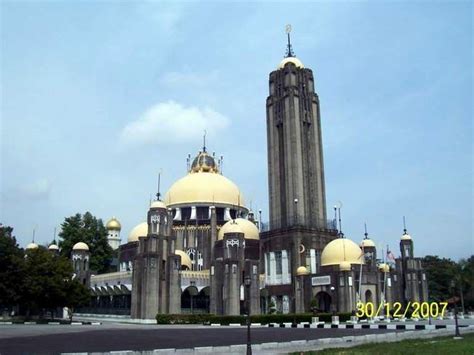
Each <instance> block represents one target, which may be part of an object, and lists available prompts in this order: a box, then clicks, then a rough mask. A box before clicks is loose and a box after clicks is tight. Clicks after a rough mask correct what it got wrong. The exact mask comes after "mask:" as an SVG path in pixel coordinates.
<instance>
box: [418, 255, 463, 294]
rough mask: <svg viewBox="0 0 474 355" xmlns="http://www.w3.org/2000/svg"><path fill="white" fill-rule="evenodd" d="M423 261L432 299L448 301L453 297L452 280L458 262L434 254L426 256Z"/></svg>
mask: <svg viewBox="0 0 474 355" xmlns="http://www.w3.org/2000/svg"><path fill="white" fill-rule="evenodd" d="M422 263H423V267H424V268H425V270H426V277H427V279H428V293H429V298H430V301H437V302H440V301H446V300H447V299H448V298H450V297H452V296H453V294H452V293H453V291H452V289H451V280H452V279H453V276H454V274H455V270H456V263H455V262H454V261H452V260H451V259H446V258H440V257H438V256H432V255H427V256H425V257H424V258H423V262H422Z"/></svg>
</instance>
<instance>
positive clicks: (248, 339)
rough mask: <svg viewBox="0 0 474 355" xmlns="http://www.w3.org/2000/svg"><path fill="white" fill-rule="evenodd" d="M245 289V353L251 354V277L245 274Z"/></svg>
mask: <svg viewBox="0 0 474 355" xmlns="http://www.w3.org/2000/svg"><path fill="white" fill-rule="evenodd" d="M244 283H245V289H246V290H247V297H246V300H247V302H246V303H247V355H252V345H251V340H250V284H251V283H252V279H251V278H250V276H245V278H244Z"/></svg>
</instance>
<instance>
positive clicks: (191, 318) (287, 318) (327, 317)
mask: <svg viewBox="0 0 474 355" xmlns="http://www.w3.org/2000/svg"><path fill="white" fill-rule="evenodd" d="M314 316H315V315H314V314H313V313H300V314H256V315H253V316H250V320H251V322H252V323H261V324H269V323H294V322H296V323H301V322H311V317H314ZM338 316H339V320H340V321H341V322H345V321H348V320H350V318H351V313H339V314H338ZM316 317H319V321H320V322H330V321H331V317H332V314H331V313H320V314H316ZM246 320H247V318H246V317H245V316H218V315H215V314H157V315H156V322H157V324H211V323H217V324H226V325H228V324H230V323H236V324H237V323H239V324H242V325H244V324H245V322H246Z"/></svg>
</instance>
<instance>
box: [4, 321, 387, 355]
mask: <svg viewBox="0 0 474 355" xmlns="http://www.w3.org/2000/svg"><path fill="white" fill-rule="evenodd" d="M383 332H390V331H389V330H388V331H387V330H375V329H363V330H362V329H295V328H288V329H285V328H253V329H252V342H254V343H266V342H284V341H291V340H301V339H308V340H309V339H319V338H330V337H340V336H346V335H362V334H373V333H383ZM245 342H246V329H245V328H243V327H242V328H240V327H239V328H229V327H219V328H217V327H215V328H214V327H212V328H211V327H203V326H198V327H196V326H192V327H181V326H174V327H169V326H164V327H162V326H156V325H148V326H144V325H130V324H126V325H123V324H122V325H121V324H114V325H112V324H107V325H101V326H68V325H66V326H61V325H10V326H8V325H3V326H0V354H1V355H8V354H57V353H62V352H95V351H97V352H100V351H114V350H153V349H164V348H193V347H197V346H212V345H214V346H220V345H223V346H225V345H233V344H244V343H245Z"/></svg>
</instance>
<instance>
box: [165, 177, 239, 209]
mask: <svg viewBox="0 0 474 355" xmlns="http://www.w3.org/2000/svg"><path fill="white" fill-rule="evenodd" d="M164 202H165V204H166V205H167V206H168V207H172V206H178V205H190V204H196V203H203V204H225V205H231V206H244V205H245V203H244V199H243V196H242V193H241V192H240V190H239V188H238V187H237V185H235V184H234V183H233V182H232V181H230V180H229V179H227V178H226V177H225V176H223V175H221V174H219V173H213V172H197V173H189V174H188V175H186V176H185V177H183V178H181V179H179V180H178V181H176V182H175V183H174V184H173V185H172V186H171V188H170V189H169V191H168V192H167V193H166V196H165V201H164Z"/></svg>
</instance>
